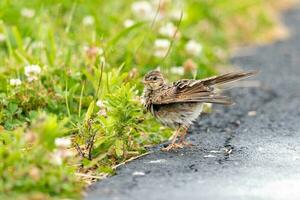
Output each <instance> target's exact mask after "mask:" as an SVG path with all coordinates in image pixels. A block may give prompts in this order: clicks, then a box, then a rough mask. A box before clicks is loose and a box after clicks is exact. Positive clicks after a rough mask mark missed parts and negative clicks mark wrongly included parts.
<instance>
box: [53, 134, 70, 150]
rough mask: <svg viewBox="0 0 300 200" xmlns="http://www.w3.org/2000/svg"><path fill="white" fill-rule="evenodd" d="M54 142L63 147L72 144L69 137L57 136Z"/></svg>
mask: <svg viewBox="0 0 300 200" xmlns="http://www.w3.org/2000/svg"><path fill="white" fill-rule="evenodd" d="M54 143H55V145H56V146H57V147H61V148H68V147H70V146H71V144H72V142H71V139H70V138H68V137H64V138H55V141H54Z"/></svg>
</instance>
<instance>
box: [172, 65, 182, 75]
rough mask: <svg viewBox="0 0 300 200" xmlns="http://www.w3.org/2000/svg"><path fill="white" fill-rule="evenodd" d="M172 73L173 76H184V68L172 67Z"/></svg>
mask: <svg viewBox="0 0 300 200" xmlns="http://www.w3.org/2000/svg"><path fill="white" fill-rule="evenodd" d="M170 70H171V73H172V74H177V75H181V76H182V75H183V74H184V68H183V67H182V66H174V67H171V69H170Z"/></svg>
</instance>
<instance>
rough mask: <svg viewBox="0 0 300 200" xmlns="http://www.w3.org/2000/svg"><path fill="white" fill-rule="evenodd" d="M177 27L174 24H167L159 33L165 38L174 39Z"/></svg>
mask: <svg viewBox="0 0 300 200" xmlns="http://www.w3.org/2000/svg"><path fill="white" fill-rule="evenodd" d="M176 31H177V27H176V26H174V24H173V23H167V24H166V25H165V26H162V27H160V29H159V30H158V32H159V33H160V34H161V35H162V36H165V37H169V38H172V37H174V36H175V34H176Z"/></svg>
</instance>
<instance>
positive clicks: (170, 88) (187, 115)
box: [143, 70, 257, 151]
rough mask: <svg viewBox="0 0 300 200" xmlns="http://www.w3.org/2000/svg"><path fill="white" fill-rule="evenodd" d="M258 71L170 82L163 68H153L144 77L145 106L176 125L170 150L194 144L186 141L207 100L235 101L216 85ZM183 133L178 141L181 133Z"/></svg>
mask: <svg viewBox="0 0 300 200" xmlns="http://www.w3.org/2000/svg"><path fill="white" fill-rule="evenodd" d="M256 73H257V72H232V73H228V74H224V75H220V76H214V77H210V78H206V79H202V80H189V79H182V80H179V81H176V82H173V83H172V84H168V83H167V82H166V80H165V79H164V77H163V75H162V74H161V72H160V71H157V70H155V71H151V72H149V73H148V74H146V75H145V77H144V79H143V83H144V86H145V88H144V94H143V100H144V104H145V107H146V108H147V110H148V111H150V112H151V113H152V115H153V116H154V117H155V118H157V119H158V121H160V122H161V123H162V124H163V125H165V126H168V127H171V128H174V129H176V132H175V134H174V135H173V139H172V141H171V144H170V145H168V146H167V147H166V148H163V149H162V150H165V151H169V150H171V149H175V148H183V147H184V146H187V145H190V144H188V143H187V142H186V141H185V135H186V133H187V130H188V128H189V126H190V125H191V124H192V123H193V121H195V120H196V119H197V117H198V116H199V115H200V114H201V112H202V106H203V103H215V104H223V105H231V104H232V103H233V102H232V100H231V98H230V97H227V96H223V95H220V94H218V93H217V92H216V86H218V85H222V84H225V83H229V82H233V81H236V80H240V79H243V78H247V77H250V76H252V75H254V74H256ZM178 136H180V138H179V140H178V142H177V137H178Z"/></svg>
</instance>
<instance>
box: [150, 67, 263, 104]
mask: <svg viewBox="0 0 300 200" xmlns="http://www.w3.org/2000/svg"><path fill="white" fill-rule="evenodd" d="M257 73H258V72H257V71H250V72H232V73H228V74H223V75H220V76H214V77H210V78H207V79H202V80H188V79H183V80H179V81H177V82H174V83H173V85H172V86H169V87H168V88H164V89H163V90H161V91H160V92H157V94H156V95H155V96H154V97H153V98H152V103H153V104H169V103H180V102H206V103H218V104H227V105H230V104H232V103H233V102H232V100H231V98H229V97H226V96H222V95H220V94H217V93H216V92H215V91H214V86H216V85H221V84H225V83H229V82H233V81H236V80H240V79H244V78H248V77H250V76H253V75H255V74H257Z"/></svg>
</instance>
